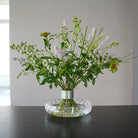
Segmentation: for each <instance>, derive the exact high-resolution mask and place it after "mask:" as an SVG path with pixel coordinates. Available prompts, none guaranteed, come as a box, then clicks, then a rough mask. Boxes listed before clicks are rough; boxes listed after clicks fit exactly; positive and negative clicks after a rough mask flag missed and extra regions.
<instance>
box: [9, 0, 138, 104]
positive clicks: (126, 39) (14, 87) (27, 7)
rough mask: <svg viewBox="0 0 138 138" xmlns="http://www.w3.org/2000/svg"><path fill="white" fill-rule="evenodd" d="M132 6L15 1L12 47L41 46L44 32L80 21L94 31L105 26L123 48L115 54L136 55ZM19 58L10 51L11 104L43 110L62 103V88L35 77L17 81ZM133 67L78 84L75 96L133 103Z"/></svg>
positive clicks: (119, 1)
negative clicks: (42, 83)
mask: <svg viewBox="0 0 138 138" xmlns="http://www.w3.org/2000/svg"><path fill="white" fill-rule="evenodd" d="M129 4H130V3H129V1H127V0H85V1H84V0H58V1H57V0H10V43H11V44H12V43H15V44H17V43H20V42H21V41H27V42H28V43H32V44H37V45H39V46H40V47H41V46H43V43H42V38H41V37H40V33H41V32H44V31H48V32H52V33H54V32H58V31H59V29H60V26H61V25H62V20H63V19H65V18H66V19H68V20H69V23H71V21H72V19H73V17H74V16H77V17H79V18H80V19H82V20H83V22H84V23H87V24H88V26H89V29H90V30H91V28H92V27H93V26H94V27H96V28H98V29H100V28H101V27H104V30H105V31H106V32H107V34H108V35H109V36H110V37H111V40H112V41H119V43H120V47H119V48H118V49H114V52H115V53H117V54H118V55H121V56H123V55H126V54H127V53H130V52H132V51H133V38H132V36H133V35H132V34H133V29H132V23H131V18H130V17H131V16H130V14H131V13H130V10H129V8H130V7H129V6H130V5H129ZM83 27H84V26H83ZM90 30H89V31H90ZM17 56H19V57H20V55H19V54H17V53H16V52H13V51H12V52H11V56H10V57H11V60H10V61H11V63H10V70H11V72H10V75H11V103H12V105H44V104H45V102H46V101H48V100H49V99H52V98H57V97H58V98H60V89H59V88H58V89H55V88H54V89H52V90H49V87H48V86H47V85H45V86H39V84H38V83H37V81H36V79H35V76H34V75H31V74H30V75H29V76H27V77H22V78H20V79H17V78H16V76H17V75H18V74H19V72H20V70H21V67H20V65H19V64H18V63H17V62H15V61H13V57H17ZM132 65H133V64H132V63H122V64H121V65H120V66H119V70H118V72H117V73H114V74H112V73H111V72H108V71H105V72H104V75H102V76H99V78H98V79H97V80H96V85H95V86H92V85H89V87H88V88H84V87H83V86H82V84H81V85H79V87H78V88H77V89H75V97H83V98H86V99H89V100H91V102H92V103H93V105H124V104H132V79H133V73H132ZM137 78H138V77H137ZM135 87H136V86H135Z"/></svg>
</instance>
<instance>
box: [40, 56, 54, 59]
mask: <svg viewBox="0 0 138 138" xmlns="http://www.w3.org/2000/svg"><path fill="white" fill-rule="evenodd" d="M41 59H52V57H47V56H43V57H41Z"/></svg>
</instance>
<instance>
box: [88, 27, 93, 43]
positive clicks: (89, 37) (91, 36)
mask: <svg viewBox="0 0 138 138" xmlns="http://www.w3.org/2000/svg"><path fill="white" fill-rule="evenodd" d="M94 33H95V28H94V27H93V28H92V30H91V33H90V34H88V36H87V40H88V41H91V40H92V39H93V37H94Z"/></svg>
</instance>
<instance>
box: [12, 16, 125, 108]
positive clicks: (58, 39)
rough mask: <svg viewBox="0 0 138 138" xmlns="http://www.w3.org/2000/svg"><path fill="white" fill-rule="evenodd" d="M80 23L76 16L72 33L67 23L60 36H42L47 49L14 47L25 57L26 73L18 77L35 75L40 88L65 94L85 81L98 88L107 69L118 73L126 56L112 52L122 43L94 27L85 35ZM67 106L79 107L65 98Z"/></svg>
mask: <svg viewBox="0 0 138 138" xmlns="http://www.w3.org/2000/svg"><path fill="white" fill-rule="evenodd" d="M80 24H81V20H79V19H78V18H76V17H75V18H74V19H73V29H72V30H69V28H68V24H67V21H66V20H64V21H63V26H62V27H61V32H60V33H57V34H52V33H49V32H43V33H41V37H43V41H44V48H43V49H38V48H37V46H36V45H30V44H29V45H28V44H27V43H26V42H21V44H19V45H15V44H13V45H11V46H10V48H11V49H12V50H16V51H17V52H20V53H21V54H22V55H23V56H24V57H25V60H24V62H23V63H22V62H21V64H22V67H23V70H22V71H21V73H20V74H19V75H18V77H20V76H21V75H27V74H28V73H30V72H32V73H35V75H36V78H37V80H38V82H39V83H40V85H44V84H49V87H50V89H51V88H52V87H53V86H55V87H57V86H59V87H61V89H62V90H64V91H73V90H74V89H75V88H76V87H77V85H79V84H80V83H81V82H83V84H84V86H85V87H87V84H88V82H89V81H91V82H92V84H93V85H94V84H95V80H96V78H97V77H98V75H99V74H103V70H104V69H108V70H109V71H111V72H112V73H114V72H116V71H117V69H118V65H119V63H121V62H122V61H124V60H125V57H126V56H125V57H122V58H118V57H115V56H112V55H111V53H110V51H111V49H112V48H113V47H117V46H119V43H118V42H111V43H109V36H106V33H103V28H101V30H100V31H97V29H95V28H93V29H92V31H91V33H90V34H88V26H86V29H85V31H84V33H83V32H82V31H81V26H80ZM63 105H65V106H66V107H67V106H68V107H71V106H73V107H77V106H78V105H77V104H76V103H75V101H74V100H73V99H71V100H70V99H68V100H65V99H62V101H61V103H60V104H59V107H62V108H63V107H64V106H63Z"/></svg>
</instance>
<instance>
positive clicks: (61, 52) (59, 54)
mask: <svg viewBox="0 0 138 138" xmlns="http://www.w3.org/2000/svg"><path fill="white" fill-rule="evenodd" d="M65 53H66V51H65V50H62V49H61V48H60V47H58V46H54V56H55V57H58V58H60V59H61V58H63V56H64V55H65Z"/></svg>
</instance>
